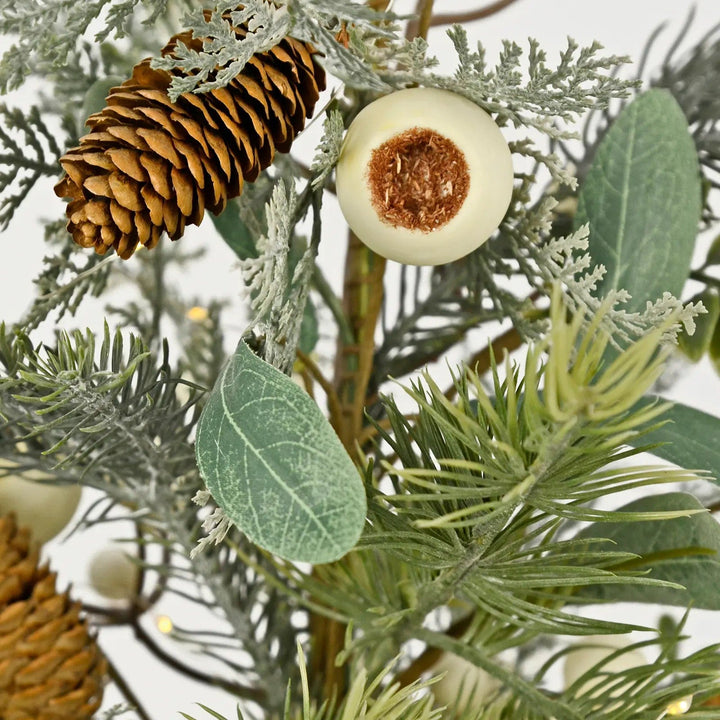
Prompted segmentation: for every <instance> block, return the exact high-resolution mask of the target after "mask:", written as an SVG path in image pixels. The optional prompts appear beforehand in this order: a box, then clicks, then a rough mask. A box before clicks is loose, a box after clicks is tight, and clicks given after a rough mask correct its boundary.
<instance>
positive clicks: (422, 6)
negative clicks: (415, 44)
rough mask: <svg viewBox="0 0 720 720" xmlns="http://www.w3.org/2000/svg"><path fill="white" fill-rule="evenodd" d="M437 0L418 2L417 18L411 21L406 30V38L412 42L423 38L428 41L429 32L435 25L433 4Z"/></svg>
mask: <svg viewBox="0 0 720 720" xmlns="http://www.w3.org/2000/svg"><path fill="white" fill-rule="evenodd" d="M434 2H435V0H417V5H416V7H415V15H416V17H415V18H413V19H412V20H410V22H409V23H408V24H407V30H405V37H406V38H407V39H408V40H412V39H413V38H416V37H421V38H424V39H426V40H427V34H428V30H429V29H430V26H431V25H432V24H433V4H434Z"/></svg>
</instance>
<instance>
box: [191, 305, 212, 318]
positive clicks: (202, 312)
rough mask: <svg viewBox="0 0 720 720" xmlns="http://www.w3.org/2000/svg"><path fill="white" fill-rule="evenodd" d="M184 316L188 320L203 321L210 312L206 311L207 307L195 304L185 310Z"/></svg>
mask: <svg viewBox="0 0 720 720" xmlns="http://www.w3.org/2000/svg"><path fill="white" fill-rule="evenodd" d="M185 316H186V317H187V319H188V320H192V322H203V321H204V320H207V319H208V317H209V316H210V313H209V312H208V311H207V308H204V307H200V306H199V305H195V306H194V307H191V308H190V309H189V310H188V311H187V313H186V314H185Z"/></svg>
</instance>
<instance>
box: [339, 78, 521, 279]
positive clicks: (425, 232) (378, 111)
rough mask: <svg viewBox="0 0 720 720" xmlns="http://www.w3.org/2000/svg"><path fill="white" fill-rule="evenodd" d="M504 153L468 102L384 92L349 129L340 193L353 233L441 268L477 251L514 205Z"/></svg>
mask: <svg viewBox="0 0 720 720" xmlns="http://www.w3.org/2000/svg"><path fill="white" fill-rule="evenodd" d="M512 189H513V167H512V158H511V155H510V149H509V147H508V144H507V142H506V141H505V138H504V137H503V135H502V133H501V132H500V129H499V128H498V126H497V125H496V124H495V122H494V121H493V119H492V118H491V117H490V116H489V115H488V114H487V113H486V112H485V111H484V110H482V109H481V108H480V107H478V106H477V105H475V103H473V102H471V101H470V100H468V99H466V98H464V97H462V96H460V95H457V94H455V93H451V92H448V91H446V90H436V89H432V88H413V89H410V90H400V91H398V92H395V93H392V94H390V95H386V96H385V97H382V98H380V99H379V100H376V101H375V102H373V103H371V104H370V105H368V106H367V107H365V108H364V109H363V110H362V111H361V112H360V113H359V114H358V116H357V117H356V118H355V120H354V121H353V122H352V124H351V125H350V128H349V129H348V131H347V134H346V137H345V140H344V143H343V147H342V152H341V154H340V159H339V161H338V165H337V196H338V201H339V203H340V208H341V210H342V212H343V215H344V216H345V219H346V220H347V222H348V225H349V226H350V228H351V229H352V231H353V232H354V233H355V234H356V235H357V236H358V237H359V238H360V240H362V241H363V242H364V243H365V244H366V245H367V246H368V247H370V248H371V249H372V250H374V251H375V252H376V253H378V254H379V255H382V256H384V257H386V258H389V259H391V260H396V261H398V262H402V263H406V264H410V265H440V264H444V263H447V262H451V261H453V260H457V259H458V258H461V257H463V256H464V255H467V254H468V253H469V252H472V251H473V250H475V249H476V248H477V247H479V246H480V245H482V244H483V243H484V242H485V241H486V240H487V239H488V238H489V237H490V235H492V233H493V232H494V231H495V229H496V228H497V227H498V225H499V224H500V222H501V221H502V219H503V217H504V215H505V212H506V211H507V208H508V206H509V204H510V199H511V196H512Z"/></svg>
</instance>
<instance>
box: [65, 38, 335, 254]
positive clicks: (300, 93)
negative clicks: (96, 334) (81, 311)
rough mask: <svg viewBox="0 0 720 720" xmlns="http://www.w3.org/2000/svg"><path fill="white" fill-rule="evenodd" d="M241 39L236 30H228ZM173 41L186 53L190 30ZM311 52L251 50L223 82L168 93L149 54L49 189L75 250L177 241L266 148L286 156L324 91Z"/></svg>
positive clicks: (237, 185)
mask: <svg viewBox="0 0 720 720" xmlns="http://www.w3.org/2000/svg"><path fill="white" fill-rule="evenodd" d="M233 29H234V31H235V33H236V34H237V36H238V37H241V38H242V37H245V35H246V28H245V27H234V28H233ZM178 41H182V42H183V43H185V44H186V45H188V46H189V47H191V48H192V49H194V50H198V51H199V50H201V49H202V40H201V39H198V38H195V37H193V35H192V33H191V32H186V33H182V34H180V35H176V36H174V37H173V38H172V39H171V40H170V42H169V43H168V45H167V46H166V47H165V48H164V49H163V51H162V54H163V56H167V55H172V53H173V50H174V48H175V45H176V43H177V42H178ZM314 54H315V50H314V49H313V48H312V47H311V46H310V45H307V44H306V43H303V42H300V41H299V40H295V39H294V38H291V37H286V38H284V39H283V40H281V41H280V43H278V44H277V45H276V46H275V47H273V48H272V49H271V50H269V51H267V52H264V53H259V54H256V55H254V56H253V57H252V58H251V59H250V61H249V62H248V63H247V65H246V66H245V69H244V70H243V72H242V73H241V74H240V75H239V76H238V77H236V78H235V79H234V80H233V81H232V82H231V83H230V84H229V85H228V86H227V87H224V88H222V89H220V90H213V91H211V92H208V93H202V94H194V93H185V94H183V95H181V96H180V97H179V98H178V100H177V102H175V103H173V102H171V101H170V98H169V97H168V95H167V92H166V91H167V89H168V87H169V85H170V81H171V79H172V75H171V74H170V73H168V72H166V71H164V70H154V69H152V68H151V67H150V60H149V59H146V60H143V61H142V62H141V63H139V64H138V65H136V66H135V68H134V70H133V75H132V77H131V78H130V80H127V81H126V82H124V83H123V84H122V85H121V86H120V87H116V88H113V89H112V90H111V91H110V95H109V96H108V98H107V106H106V107H105V108H104V109H103V110H102V111H101V112H99V113H96V114H94V115H91V116H90V118H89V119H88V122H87V124H88V126H89V127H90V128H91V130H92V132H90V133H89V134H88V135H85V136H84V137H83V138H81V140H80V146H79V147H77V148H74V149H73V150H70V151H69V152H68V153H67V154H66V155H64V156H63V157H62V158H61V160H60V163H61V165H62V166H63V169H64V170H65V172H66V175H65V176H64V177H63V178H62V179H61V180H60V182H59V183H58V184H57V185H56V186H55V193H56V194H57V195H58V196H60V197H68V198H70V199H71V200H70V202H69V203H68V206H67V210H66V214H67V217H68V225H67V228H68V231H69V232H70V233H71V234H72V236H73V239H74V240H75V242H76V243H78V244H79V245H82V246H83V247H94V248H95V251H96V252H97V253H100V254H104V253H105V252H107V250H108V249H109V248H110V247H114V248H115V250H116V251H117V253H118V255H120V257H122V258H129V257H130V256H131V255H132V254H133V252H134V251H135V248H136V247H137V245H138V244H142V245H145V246H146V247H148V248H151V247H154V246H155V245H156V244H157V242H158V240H159V239H160V236H161V234H162V233H163V232H167V234H168V235H169V236H170V238H171V239H172V240H177V239H178V238H179V237H180V236H181V235H182V234H183V232H184V230H185V225H186V224H192V225H199V224H200V222H201V221H202V218H203V215H204V212H205V209H206V208H207V209H208V210H210V211H211V212H212V213H214V214H215V215H219V214H220V213H221V212H222V211H223V210H224V209H225V206H226V204H227V201H228V199H229V198H233V197H237V196H238V195H240V193H241V192H242V188H243V182H244V181H245V180H247V181H249V182H252V181H253V180H255V179H256V178H257V176H258V174H259V173H260V171H261V170H263V169H265V168H266V167H268V166H269V165H270V164H271V163H272V161H273V158H274V156H275V151H276V150H279V151H280V152H287V151H288V150H289V149H290V146H291V144H292V142H293V140H294V139H295V136H296V135H297V134H298V133H299V132H300V131H301V130H302V129H303V127H304V125H305V120H306V119H307V118H308V117H310V116H311V115H312V113H313V110H314V108H315V103H316V102H317V99H318V96H319V92H320V91H321V90H323V89H324V87H325V74H324V71H323V69H322V68H321V67H320V66H319V65H318V64H317V63H316V62H315V59H314V57H313V55H314Z"/></svg>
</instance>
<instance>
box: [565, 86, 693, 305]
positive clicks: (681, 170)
mask: <svg viewBox="0 0 720 720" xmlns="http://www.w3.org/2000/svg"><path fill="white" fill-rule="evenodd" d="M700 211H701V192H700V170H699V165H698V158H697V151H696V149H695V145H694V143H693V141H692V138H691V137H690V134H689V132H688V126H687V121H686V120H685V116H684V115H683V113H682V110H681V109H680V107H679V105H678V104H677V102H676V101H675V99H674V98H673V96H672V95H671V94H670V93H669V92H667V91H666V90H650V91H648V92H646V93H645V94H643V95H641V96H640V97H638V98H637V99H636V100H635V101H634V102H632V103H631V104H630V105H628V106H627V107H626V108H625V110H624V111H623V112H622V113H621V114H620V115H619V116H618V118H617V119H616V120H615V122H614V123H613V125H612V127H611V128H610V130H609V131H608V133H607V135H606V136H605V138H604V139H603V140H602V142H601V143H600V146H599V147H598V149H597V154H596V156H595V159H594V161H593V164H592V167H591V168H590V171H589V173H588V175H587V178H586V180H585V183H584V184H583V187H582V189H581V192H580V198H579V204H578V211H577V215H576V220H575V222H576V227H580V226H581V225H583V224H584V223H588V222H589V223H590V248H589V249H590V255H591V257H592V259H593V262H594V263H595V264H602V265H604V266H605V268H606V269H607V273H606V275H605V277H604V278H603V279H602V280H601V281H600V283H599V284H598V287H597V293H598V296H599V297H602V296H605V295H606V294H607V293H608V292H610V291H612V290H621V289H624V290H627V291H628V292H629V293H630V294H631V295H632V300H631V301H630V303H629V305H628V306H627V309H628V310H638V311H639V310H643V309H644V308H645V304H646V302H647V301H648V300H655V299H656V298H658V297H661V296H662V295H663V293H665V292H670V293H672V294H673V295H675V296H679V295H680V292H681V291H682V289H683V285H684V284H685V281H686V280H687V277H688V273H689V271H690V260H691V257H692V252H693V248H694V246H695V238H696V234H697V228H698V223H699V221H700Z"/></svg>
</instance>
